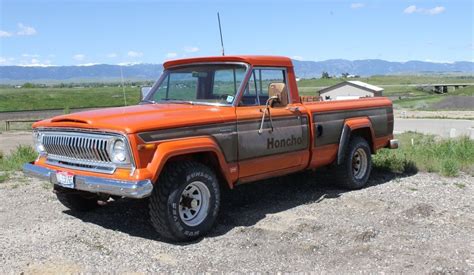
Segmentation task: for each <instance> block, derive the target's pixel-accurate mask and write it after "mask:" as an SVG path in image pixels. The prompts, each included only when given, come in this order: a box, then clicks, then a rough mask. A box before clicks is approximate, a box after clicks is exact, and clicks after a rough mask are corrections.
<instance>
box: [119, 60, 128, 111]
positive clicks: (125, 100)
mask: <svg viewBox="0 0 474 275" xmlns="http://www.w3.org/2000/svg"><path fill="white" fill-rule="evenodd" d="M120 78H121V79H122V92H123V102H124V104H125V105H124V106H127V96H126V95H125V85H124V81H123V70H122V65H120Z"/></svg>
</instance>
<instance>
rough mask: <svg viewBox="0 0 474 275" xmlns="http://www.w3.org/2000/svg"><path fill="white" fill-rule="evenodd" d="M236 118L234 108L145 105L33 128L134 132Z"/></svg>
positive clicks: (47, 122) (42, 123) (69, 117)
mask: <svg viewBox="0 0 474 275" xmlns="http://www.w3.org/2000/svg"><path fill="white" fill-rule="evenodd" d="M232 119H235V109H234V108H233V107H227V106H223V107H221V106H208V105H191V104H176V103H174V104H145V105H136V106H128V107H117V108H106V109H98V110H92V111H85V112H78V113H72V114H67V115H61V116H56V117H53V118H51V119H46V120H42V121H39V122H36V123H35V124H33V128H43V127H45V128H51V127H53V128H55V127H65V128H87V129H98V130H104V131H107V130H112V131H119V132H123V133H127V134H132V133H138V132H143V131H147V130H153V129H165V128H175V127H183V126H192V125H199V124H211V123H220V122H226V121H231V120H232Z"/></svg>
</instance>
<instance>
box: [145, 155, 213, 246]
mask: <svg viewBox="0 0 474 275" xmlns="http://www.w3.org/2000/svg"><path fill="white" fill-rule="evenodd" d="M219 206H220V190H219V184H218V181H217V178H216V175H215V174H214V172H213V171H212V170H211V169H209V167H207V166H205V165H203V164H201V163H199V162H194V161H184V162H173V163H170V164H168V165H167V166H166V167H165V169H164V171H163V173H162V175H161V176H160V178H159V180H158V182H157V185H156V187H155V188H153V192H152V195H151V196H150V201H149V210H150V218H151V222H152V224H153V227H154V228H155V229H156V231H158V233H159V234H160V235H161V236H162V237H163V238H165V239H167V240H170V241H191V240H194V239H197V238H199V237H200V236H202V235H204V234H206V233H207V232H208V231H209V230H210V229H211V228H212V226H213V225H214V222H215V220H216V217H217V214H218V212H219Z"/></svg>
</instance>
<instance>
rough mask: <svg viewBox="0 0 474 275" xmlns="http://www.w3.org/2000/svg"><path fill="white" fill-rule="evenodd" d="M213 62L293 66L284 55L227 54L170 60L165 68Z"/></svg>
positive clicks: (165, 64)
mask: <svg viewBox="0 0 474 275" xmlns="http://www.w3.org/2000/svg"><path fill="white" fill-rule="evenodd" d="M212 62H243V63H247V64H250V65H252V66H266V67H288V68H289V67H293V63H292V62H291V59H290V58H288V57H284V56H265V55H227V56H208V57H193V58H183V59H176V60H170V61H167V62H165V63H164V64H163V67H164V68H165V69H168V68H171V67H175V66H180V65H188V64H193V63H212Z"/></svg>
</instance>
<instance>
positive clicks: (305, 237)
mask: <svg viewBox="0 0 474 275" xmlns="http://www.w3.org/2000/svg"><path fill="white" fill-rule="evenodd" d="M321 174H324V171H322V172H321V173H319V174H316V175H315V174H313V173H302V174H297V175H292V176H287V177H284V178H278V179H273V180H267V181H264V182H260V183H257V184H249V185H243V186H240V187H238V188H237V189H236V190H235V191H232V192H231V193H230V194H226V195H225V196H224V202H223V206H222V208H221V212H220V217H219V220H218V225H217V226H216V228H215V230H214V231H213V232H212V233H211V234H210V236H208V237H205V238H203V239H200V240H199V241H196V242H193V243H185V244H170V243H166V242H163V241H162V240H160V238H159V236H158V235H157V234H156V233H155V232H154V230H153V229H152V227H151V226H150V224H149V223H148V220H147V206H146V201H134V200H119V201H116V202H112V203H110V204H108V205H106V206H103V207H101V208H100V209H98V210H97V211H95V212H90V213H76V212H72V211H70V210H67V209H66V208H65V207H63V206H62V205H61V204H60V203H59V202H58V201H57V200H56V198H55V196H54V194H52V192H51V187H50V186H49V184H47V183H45V182H42V181H39V180H36V179H31V178H25V177H24V176H23V175H22V174H21V173H18V174H15V175H13V178H12V179H10V180H9V181H7V182H4V183H1V184H0V201H1V204H0V274H6V273H20V272H24V273H34V274H37V273H51V272H53V273H78V272H109V273H110V272H139V273H140V272H166V271H179V272H182V271H188V272H199V271H209V272H213V271H241V272H250V271H255V272H257V271H261V272H275V271H293V272H294V271H316V272H328V273H353V272H360V271H362V272H369V273H374V272H377V273H395V272H396V273H399V272H404V273H436V274H441V273H471V274H472V273H474V207H473V195H474V192H473V182H474V181H473V177H471V176H468V175H465V174H463V175H461V176H460V177H458V178H444V177H441V176H439V175H437V174H428V173H418V174H415V175H395V174H391V173H384V172H381V171H375V172H374V174H373V175H372V178H371V181H370V186H369V187H367V188H365V189H362V190H359V191H351V192H345V191H343V190H340V189H335V188H334V187H332V186H331V179H330V178H329V177H327V176H326V177H325V176H322V175H321Z"/></svg>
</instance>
